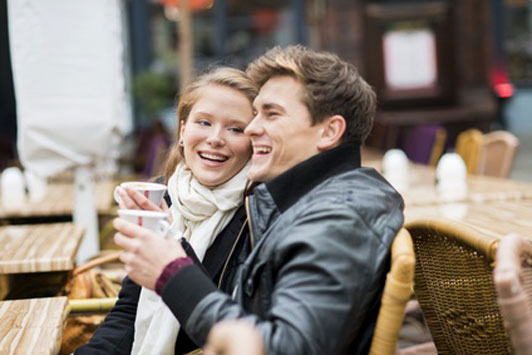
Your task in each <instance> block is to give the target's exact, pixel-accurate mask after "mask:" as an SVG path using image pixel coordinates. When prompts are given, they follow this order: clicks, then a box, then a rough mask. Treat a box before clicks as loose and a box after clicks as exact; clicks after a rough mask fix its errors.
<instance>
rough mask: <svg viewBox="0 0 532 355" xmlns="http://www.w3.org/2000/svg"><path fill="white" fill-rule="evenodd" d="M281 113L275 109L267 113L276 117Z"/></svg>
mask: <svg viewBox="0 0 532 355" xmlns="http://www.w3.org/2000/svg"><path fill="white" fill-rule="evenodd" d="M278 115H279V114H278V113H277V112H275V111H268V113H267V115H266V116H268V117H275V116H278Z"/></svg>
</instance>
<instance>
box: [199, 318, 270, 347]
mask: <svg viewBox="0 0 532 355" xmlns="http://www.w3.org/2000/svg"><path fill="white" fill-rule="evenodd" d="M203 354H204V355H264V354H265V352H264V347H263V345H262V338H261V336H260V334H259V332H258V331H257V330H256V329H255V327H254V326H253V325H252V324H250V323H248V322H246V321H244V320H231V321H224V322H220V323H218V324H216V325H215V326H214V327H213V328H212V329H211V331H210V332H209V336H208V338H207V344H206V345H205V351H204V352H203Z"/></svg>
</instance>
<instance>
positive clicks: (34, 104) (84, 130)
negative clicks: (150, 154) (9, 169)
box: [8, 0, 132, 177]
mask: <svg viewBox="0 0 532 355" xmlns="http://www.w3.org/2000/svg"><path fill="white" fill-rule="evenodd" d="M120 1H121V0H90V1H86V0H46V1H43V0H8V22H9V37H10V38H9V39H10V46H11V60H12V67H13V79H14V86H15V94H16V102H17V119H18V151H19V156H20V160H21V162H22V164H23V165H24V166H25V167H26V168H27V169H29V170H32V171H34V172H36V173H37V174H39V175H40V176H43V177H44V176H50V175H53V174H55V173H58V172H60V171H63V170H65V169H67V168H70V167H72V166H79V165H87V164H91V163H93V162H96V161H98V160H99V159H102V158H109V157H110V156H112V154H113V152H114V151H116V149H117V145H118V144H119V143H120V140H121V139H120V138H121V137H122V136H123V135H124V134H125V133H127V132H128V131H130V130H131V125H132V119H131V105H130V98H129V95H128V93H127V90H126V80H125V73H126V70H125V69H126V55H125V45H124V43H125V38H126V37H125V34H124V33H125V26H124V21H123V14H122V9H121V5H122V4H121V3H120Z"/></svg>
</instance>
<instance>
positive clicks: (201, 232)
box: [76, 68, 257, 354]
mask: <svg viewBox="0 0 532 355" xmlns="http://www.w3.org/2000/svg"><path fill="white" fill-rule="evenodd" d="M256 94H257V87H256V85H255V83H253V82H252V81H251V80H250V79H249V78H247V77H246V76H245V74H244V73H243V72H241V71H239V70H236V69H231V68H219V69H217V70H214V71H212V72H210V73H207V74H204V75H202V76H200V77H199V78H197V79H196V80H195V81H194V83H192V84H191V85H190V86H188V87H187V88H186V89H185V90H184V91H183V94H182V96H181V98H180V101H179V105H178V108H177V113H178V117H179V119H180V130H179V136H178V140H177V144H176V146H175V147H174V148H173V150H172V152H171V153H170V156H169V158H168V161H167V164H166V169H165V173H166V174H165V180H166V181H167V184H168V195H169V199H170V201H169V202H170V203H169V204H170V207H169V213H170V215H171V219H173V221H174V224H175V227H174V228H173V229H172V231H171V232H170V235H171V236H172V237H173V238H167V239H166V240H164V241H159V240H158V241H157V242H158V245H157V246H154V247H153V248H147V249H143V250H139V253H156V254H157V260H158V261H159V262H158V263H157V264H156V265H155V264H153V263H150V264H146V265H142V267H141V268H140V269H141V270H143V271H142V272H143V273H146V274H149V273H150V274H155V275H161V273H162V272H163V269H164V268H165V267H166V266H167V265H168V264H169V263H170V262H171V261H172V260H173V259H174V254H173V248H175V245H174V244H175V243H178V242H177V239H178V238H179V237H180V236H181V235H183V237H184V239H185V240H186V241H185V242H183V246H184V247H185V250H187V252H188V253H189V255H190V256H191V258H192V259H194V260H196V261H197V262H202V264H203V266H204V267H205V269H206V272H207V273H208V274H209V275H210V276H211V277H212V278H213V280H214V281H215V282H216V284H218V285H219V287H220V288H221V289H222V290H224V291H230V290H231V286H232V285H231V281H232V280H231V278H232V272H231V268H232V267H235V266H236V265H237V264H238V263H239V262H241V260H243V258H244V254H245V253H246V252H245V250H246V249H247V248H248V246H247V241H246V239H247V236H246V235H244V234H246V233H247V228H245V211H244V209H243V207H242V202H243V195H244V190H245V186H246V171H247V164H248V162H249V158H250V156H251V144H250V141H249V139H248V138H247V137H246V136H245V135H244V133H243V132H244V129H245V127H246V125H247V124H248V123H249V122H250V121H251V119H252V118H253V114H252V107H251V102H252V100H253V99H254V97H255V95H256ZM119 194H120V196H121V201H122V202H121V207H123V208H141V209H148V210H160V209H161V208H162V209H164V210H166V204H165V203H164V202H163V204H162V206H154V205H153V204H152V203H150V202H149V201H148V200H147V199H146V198H144V196H142V194H140V193H138V192H136V191H134V190H131V189H127V190H122V191H120V192H119ZM167 197H168V196H167ZM117 238H120V235H118V234H117V236H115V240H117ZM161 245H163V246H164V247H162V248H161V247H160V246H161ZM134 257H135V255H129V253H124V254H123V255H122V257H121V258H122V259H124V258H134ZM126 271H131V270H126ZM130 276H131V277H133V276H132V275H131V274H130ZM179 330H180V326H179V323H178V322H177V320H176V319H175V317H174V316H173V314H172V313H171V312H170V311H169V310H168V308H167V307H166V305H165V304H164V303H163V302H162V300H161V298H160V297H159V296H158V295H157V294H155V293H154V292H153V291H150V290H148V289H145V288H142V290H141V289H140V287H139V286H138V285H136V284H135V283H134V282H132V281H131V280H130V279H129V278H126V280H125V281H124V283H123V286H122V291H121V293H120V295H119V300H118V302H117V304H116V306H115V307H114V308H113V309H112V310H111V312H110V313H109V315H108V316H107V317H106V319H105V321H104V323H103V324H102V326H101V327H100V328H98V330H97V331H96V333H95V335H94V336H93V338H92V339H91V341H90V342H89V344H87V345H85V346H83V347H81V348H79V349H78V350H77V351H76V354H84V353H90V354H94V353H105V354H129V353H133V354H174V353H175V354H181V353H186V352H188V351H191V350H194V349H195V348H197V345H195V344H193V343H192V342H191V341H190V339H188V337H187V336H186V334H185V333H184V332H183V331H179Z"/></svg>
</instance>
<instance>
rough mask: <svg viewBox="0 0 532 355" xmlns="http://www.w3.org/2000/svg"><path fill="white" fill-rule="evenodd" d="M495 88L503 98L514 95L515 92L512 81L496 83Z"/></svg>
mask: <svg viewBox="0 0 532 355" xmlns="http://www.w3.org/2000/svg"><path fill="white" fill-rule="evenodd" d="M494 89H495V93H496V94H497V96H498V97H500V98H502V99H507V98H509V97H512V95H513V94H514V87H513V85H512V84H510V83H501V84H495V86H494Z"/></svg>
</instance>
